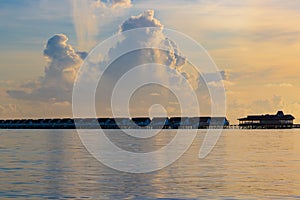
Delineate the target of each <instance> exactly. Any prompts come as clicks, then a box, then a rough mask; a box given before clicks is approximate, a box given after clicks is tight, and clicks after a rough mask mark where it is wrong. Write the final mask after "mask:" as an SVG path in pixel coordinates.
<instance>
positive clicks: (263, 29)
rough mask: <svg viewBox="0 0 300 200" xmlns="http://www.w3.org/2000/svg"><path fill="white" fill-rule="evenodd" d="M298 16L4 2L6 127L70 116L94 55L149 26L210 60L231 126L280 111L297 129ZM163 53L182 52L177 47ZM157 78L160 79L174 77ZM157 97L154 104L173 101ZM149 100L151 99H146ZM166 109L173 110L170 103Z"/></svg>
mask: <svg viewBox="0 0 300 200" xmlns="http://www.w3.org/2000/svg"><path fill="white" fill-rule="evenodd" d="M299 11H300V2H299V1H292V0H287V1H279V0H264V1H258V0H244V1H233V0H210V1H208V0H185V1H184V0H160V1H158V0H151V1H147V0H145V1H142V0H132V1H130V0H109V1H104V0H103V1H99V0H98V1H96V0H87V1H80V0H61V1H53V0H39V1H36V0H2V1H0V24H1V26H0V33H1V34H0V70H1V73H0V118H3V119H5V118H45V117H67V116H72V101H71V95H72V94H71V93H72V87H73V83H74V80H75V78H76V74H77V72H78V69H79V68H80V66H81V64H82V63H83V61H84V59H85V58H86V56H87V55H88V53H89V52H90V51H91V50H92V49H93V48H94V47H95V46H96V45H97V44H99V43H100V42H102V41H104V40H105V39H107V38H109V37H110V36H112V35H114V34H116V33H119V32H122V31H125V30H124V27H127V29H128V27H131V26H133V27H143V26H150V25H151V26H155V27H158V28H161V29H172V30H176V31H179V32H182V33H184V34H186V35H187V36H189V37H191V38H193V39H194V40H195V41H196V42H198V43H199V44H201V45H202V46H203V47H204V48H205V49H206V50H207V52H208V53H209V55H210V56H211V58H212V59H213V61H214V62H215V64H216V65H217V67H218V68H219V69H220V71H221V72H222V74H223V75H224V77H223V80H222V82H223V84H224V85H225V91H226V116H227V118H228V119H229V120H230V121H231V122H232V123H237V121H236V119H237V118H239V117H243V116H245V115H248V114H263V113H276V112H277V110H283V111H284V112H285V113H291V114H293V115H294V116H295V117H296V122H300V93H298V92H297V91H299V90H300V79H299V74H300V59H299V55H300V22H299V19H300V12H299ZM158 34H159V35H160V39H159V40H158V39H157V38H155V37H156V35H151V39H152V40H151V42H157V41H158V42H160V43H166V41H167V37H165V36H164V35H161V34H162V33H160V32H159V33H158ZM121 45H122V44H121ZM123 45H126V43H125V42H124V44H123ZM166 48H169V49H173V50H174V49H175V50H177V49H178V52H180V46H178V47H177V46H176V45H175V44H173V43H172V42H171V43H168V46H166ZM158 54H159V56H158V57H159V58H161V57H163V56H170V55H165V54H163V53H162V52H158ZM141 55H144V54H143V52H141V53H139V54H137V55H135V56H141ZM161 55H163V56H161ZM183 56H184V55H183ZM158 57H155V59H156V60H157V59H158ZM172 59H174V60H173V61H174V62H173V61H172V63H176V64H175V65H174V64H173V65H172V66H171V65H170V70H171V71H172V70H175V71H176V73H179V74H184V75H186V74H189V76H188V77H187V79H188V80H189V81H191V82H193V83H194V82H195V80H196V79H197V77H196V78H195V76H194V74H193V72H191V71H189V70H188V69H187V67H185V66H186V65H188V64H187V63H181V62H179V58H172ZM159 62H160V63H163V64H166V63H167V60H159ZM118 67H122V66H121V65H117V64H116V66H115V69H117V70H116V71H118V69H120V68H118ZM187 71H188V73H187ZM155 73H156V74H158V75H157V77H161V74H163V73H168V70H167V72H166V71H164V70H162V71H160V70H159V71H157V72H155ZM159 73H161V74H159ZM108 77H109V74H108ZM153 77H154V76H153ZM155 77H156V76H155ZM140 78H143V76H141V77H140ZM112 79H113V78H112ZM197 84H198V82H197V83H196V85H197ZM178 87H181V86H180V84H178ZM199 88H200V87H197V89H199ZM156 90H157V91H159V92H157V91H156ZM156 90H155V91H156V92H157V93H158V94H156V95H152V96H159V94H160V95H161V97H162V96H163V94H165V93H167V92H164V91H165V90H164V89H161V88H160V89H159V88H157V89H156ZM199 90H200V89H199ZM197 91H198V90H197ZM147 93H151V94H152V93H153V89H149V88H148V89H147V88H145V91H144V93H143V92H141V94H143V95H142V96H144V95H145V94H147ZM199 93H201V91H199ZM99 96H101V95H99ZM150 96H151V95H150ZM200 96H201V95H199V98H200V99H201V97H200ZM147 98H149V97H147ZM167 99H170V98H167ZM155 101H159V98H154V99H152V101H151V102H153V103H154V102H155ZM172 101H173V100H172ZM203 101H205V100H203ZM137 102H138V100H137ZM200 102H201V103H202V101H200ZM158 103H159V102H158ZM133 104H134V103H133ZM161 104H166V105H167V106H168V105H169V106H170V102H168V101H167V100H166V102H163V103H162V102H161ZM171 104H172V102H171ZM146 105H147V106H149V102H148V103H145V106H146ZM203 105H205V103H203ZM103 106H104V105H102V107H103ZM170 107H171V106H170ZM203 107H206V106H203ZM132 109H134V106H133V108H132ZM147 109H148V107H147ZM170 109H171V108H170ZM173 109H176V108H174V107H173ZM204 110H205V109H204ZM99 112H101V110H100V111H99ZM140 112H141V113H142V114H145V111H140ZM133 113H135V114H136V115H139V111H136V112H133ZM141 113H140V114H141ZM204 114H207V113H206V111H204ZM298 118H299V119H298Z"/></svg>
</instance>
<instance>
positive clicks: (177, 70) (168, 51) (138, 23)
mask: <svg viewBox="0 0 300 200" xmlns="http://www.w3.org/2000/svg"><path fill="white" fill-rule="evenodd" d="M154 14H155V13H154V11H153V10H147V11H145V12H143V13H141V14H139V15H137V16H131V17H130V18H128V19H127V20H125V21H124V22H123V23H122V24H121V25H120V27H119V33H120V34H121V35H122V36H123V37H122V40H120V41H118V42H117V43H116V45H115V46H113V47H112V48H111V49H110V50H109V52H108V55H107V57H108V58H117V59H116V60H114V61H113V63H111V64H110V65H109V68H108V69H106V71H104V76H103V78H102V80H100V82H99V87H98V89H99V91H100V92H99V93H100V94H102V95H100V94H99V95H98V99H97V102H98V103H99V102H101V103H102V102H106V103H104V104H103V105H101V106H102V107H101V109H99V110H101V111H103V110H104V108H106V107H110V105H111V104H110V103H111V102H110V97H111V96H112V93H111V91H113V90H114V86H115V85H116V84H117V82H118V81H119V80H120V79H121V78H122V76H123V75H124V74H126V73H127V72H130V71H131V70H132V69H133V68H134V67H136V66H143V65H144V71H143V70H138V72H136V74H135V76H130V77H131V78H132V80H134V79H136V78H137V77H138V79H140V80H148V79H149V77H151V79H152V80H154V81H155V80H157V81H158V82H159V80H168V83H169V86H173V87H176V88H178V90H177V91H179V88H186V84H189V85H190V86H191V88H193V89H194V91H195V92H196V93H197V94H196V95H201V96H202V97H199V98H202V99H205V102H204V101H202V102H201V103H203V107H207V108H210V106H207V105H209V104H210V103H209V102H210V100H209V94H208V92H207V87H205V86H204V87H201V88H200V86H199V85H200V84H199V81H200V80H202V83H203V85H205V84H206V83H205V82H204V81H203V77H201V75H200V74H199V72H197V70H196V69H195V68H194V67H193V66H192V65H191V64H190V63H188V62H187V60H186V58H185V57H184V55H182V53H181V52H180V47H178V45H177V44H176V43H175V42H174V41H172V40H171V39H169V38H168V37H167V36H166V35H165V34H164V26H163V25H162V23H161V22H160V21H159V20H158V19H156V18H155V17H154ZM153 27H154V28H155V29H153ZM140 28H145V29H140ZM133 29H138V30H136V31H135V32H130V31H131V30H133ZM128 47H138V49H137V50H135V51H132V52H128V53H126V54H124V55H123V53H124V50H126V49H127V48H128ZM149 47H154V48H149ZM160 48H161V49H164V50H161V49H160ZM107 63H110V60H109V59H108V61H107V62H105V61H102V63H100V64H99V65H100V66H102V65H103V66H106V64H107ZM149 63H155V64H158V65H159V66H158V65H157V66H156V68H155V70H153V68H151V65H148V64H149ZM99 65H96V66H97V67H99ZM147 66H149V69H151V70H152V71H151V70H148V69H146V68H147ZM100 68H101V67H100ZM100 70H101V69H100ZM91 71H92V70H91ZM221 74H222V76H223V77H221V79H222V80H223V79H225V72H222V73H221ZM204 76H205V77H206V78H207V80H208V81H209V82H213V81H215V82H218V81H220V80H216V79H215V77H216V74H206V75H205V74H204ZM128 80H129V81H130V80H131V79H130V78H129V79H128ZM128 85H130V83H126V84H124V85H123V87H124V89H123V90H121V91H124V90H126V87H127V86H128ZM184 85H185V86H184ZM153 87H155V86H153ZM199 90H201V91H200V92H201V94H200V93H199ZM189 92H190V91H187V90H186V91H184V89H182V90H181V91H180V93H182V94H183V93H184V94H185V98H186V99H189V98H191V94H189ZM153 94H156V95H153ZM140 96H142V97H144V98H142V99H141V98H138V97H135V99H136V100H135V103H133V104H136V105H139V106H137V107H136V108H135V109H137V108H138V109H140V110H142V109H144V112H142V111H141V112H140V113H147V111H148V110H147V109H148V108H149V105H150V104H149V102H150V101H151V102H152V103H153V104H155V101H158V102H159V103H162V104H163V105H165V107H166V108H169V111H170V110H173V111H174V112H177V111H179V112H180V109H179V107H178V103H177V104H168V102H176V101H177V100H176V97H175V96H174V95H172V94H171V92H170V91H165V90H163V89H162V88H158V87H155V89H154V90H153V89H149V88H148V89H145V90H144V91H143V92H140ZM204 96H205V97H204ZM145 97H146V99H147V100H145ZM156 97H159V99H158V98H156ZM166 101H167V102H166ZM119 103H120V105H122V106H123V104H122V98H120V102H119ZM156 103H157V102H156ZM122 106H120V109H119V110H122V109H121V107H122ZM175 106H176V108H175ZM190 108H191V113H192V112H193V111H195V108H194V107H193V106H192V105H191V106H190ZM185 109H187V108H185ZM193 109H194V110H193ZM203 110H205V109H203ZM206 110H209V109H206ZM136 114H137V113H136ZM173 114H174V115H175V113H173ZM177 114H178V113H177ZM144 115H146V114H144Z"/></svg>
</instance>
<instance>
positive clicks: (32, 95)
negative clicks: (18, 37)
mask: <svg viewBox="0 0 300 200" xmlns="http://www.w3.org/2000/svg"><path fill="white" fill-rule="evenodd" d="M86 55H87V54H86V53H85V52H76V51H75V49H74V48H73V47H72V46H71V45H70V44H68V37H67V36H66V35H64V34H57V35H54V36H53V37H51V38H50V39H49V40H48V42H47V45H46V48H45V50H44V56H45V58H46V60H47V62H48V64H47V66H46V67H45V75H44V76H43V77H41V79H40V80H38V81H35V82H31V83H27V84H26V85H24V86H23V89H22V90H9V91H7V93H8V94H9V96H10V97H12V98H16V99H26V100H52V101H70V98H71V92H72V87H73V83H74V79H75V76H76V74H77V71H78V68H79V67H80V65H81V63H82V61H83V58H84V57H86Z"/></svg>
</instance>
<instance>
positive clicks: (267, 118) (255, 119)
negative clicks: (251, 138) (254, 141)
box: [238, 111, 295, 129]
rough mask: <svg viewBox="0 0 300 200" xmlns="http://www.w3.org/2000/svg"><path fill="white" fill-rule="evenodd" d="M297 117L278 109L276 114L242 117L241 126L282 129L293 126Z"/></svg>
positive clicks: (245, 127) (246, 127)
mask: <svg viewBox="0 0 300 200" xmlns="http://www.w3.org/2000/svg"><path fill="white" fill-rule="evenodd" d="M294 119H295V117H294V116H293V115H290V114H288V115H285V114H284V113H283V112H282V111H278V112H277V114H276V115H269V114H266V115H249V116H247V117H245V118H240V119H238V120H239V127H240V128H244V129H280V128H293V124H294Z"/></svg>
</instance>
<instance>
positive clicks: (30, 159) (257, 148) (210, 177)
mask: <svg viewBox="0 0 300 200" xmlns="http://www.w3.org/2000/svg"><path fill="white" fill-rule="evenodd" d="M110 134H111V137H112V141H114V142H116V143H118V142H119V143H120V144H122V145H123V147H124V148H126V145H128V150H132V151H139V150H141V146H139V145H132V144H131V142H130V141H127V139H126V137H119V134H115V133H114V131H111V133H110ZM175 134H176V132H175V131H163V132H162V133H160V134H159V136H157V137H154V138H152V139H151V140H150V141H149V143H151V145H148V147H149V146H151V148H161V147H162V146H163V145H165V144H167V143H168V142H169V141H170V139H171V138H172V137H174V135H175ZM203 138H204V132H203V131H199V133H198V135H197V137H196V138H195V140H194V142H193V144H192V146H191V147H190V148H189V150H188V151H187V152H186V153H185V154H184V155H183V156H182V157H181V158H180V159H179V160H177V161H176V162H175V163H173V164H172V165H170V166H168V167H166V168H164V169H162V170H159V171H156V172H152V173H145V174H129V173H124V172H119V171H116V170H113V169H110V168H108V167H106V166H104V165H103V164H101V163H100V162H99V161H97V160H96V159H94V158H93V157H92V156H91V155H90V154H89V153H88V152H87V150H86V149H85V147H84V146H83V145H82V143H81V141H80V139H79V136H78V135H77V132H76V131H75V130H1V131H0V199H300V130H225V131H223V133H222V135H221V137H220V139H219V141H218V143H217V145H216V146H215V148H214V149H213V151H212V152H211V153H210V154H209V155H208V156H207V157H206V158H205V159H199V158H198V153H199V148H200V146H201V143H202V141H203ZM120 140H121V141H120ZM143 144H147V143H146V142H145V141H143ZM178 145H180V144H178ZM146 146H147V145H146ZM129 147H130V148H129ZM144 150H145V149H144ZM146 150H147V149H146ZM148 150H149V149H148ZM149 162H151V161H149Z"/></svg>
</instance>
